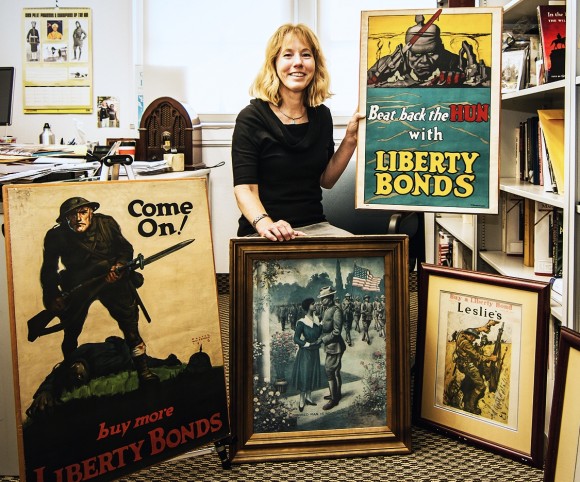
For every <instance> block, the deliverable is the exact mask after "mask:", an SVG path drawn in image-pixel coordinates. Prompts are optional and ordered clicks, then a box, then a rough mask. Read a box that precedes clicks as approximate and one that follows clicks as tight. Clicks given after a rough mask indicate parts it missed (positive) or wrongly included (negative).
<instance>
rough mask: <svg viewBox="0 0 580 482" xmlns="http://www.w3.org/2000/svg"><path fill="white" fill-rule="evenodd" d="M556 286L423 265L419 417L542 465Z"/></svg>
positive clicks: (416, 409) (422, 421) (417, 387)
mask: <svg viewBox="0 0 580 482" xmlns="http://www.w3.org/2000/svg"><path fill="white" fill-rule="evenodd" d="M549 313H550V284H549V283H548V282H545V281H539V280H526V279H521V278H515V277H509V276H503V275H499V274H492V273H484V272H481V271H472V270H463V269H457V268H449V267H444V266H437V265H433V264H428V263H422V264H421V269H420V281H419V316H418V322H417V362H416V366H417V367H418V370H417V375H416V378H415V381H416V383H415V391H414V394H415V395H414V397H416V398H415V400H416V403H415V405H414V412H415V420H417V423H420V424H425V425H429V426H434V427H437V429H438V430H442V431H444V432H446V433H448V434H450V435H452V436H456V437H458V438H460V439H462V440H468V441H470V442H472V443H474V444H479V445H482V446H484V447H486V448H487V449H492V450H494V451H496V452H498V453H501V454H503V455H505V456H507V457H512V458H515V459H517V460H520V461H526V462H528V463H530V464H532V465H533V466H534V467H542V464H543V457H544V421H545V401H546V398H545V397H546V373H547V365H548V361H547V360H548V358H547V355H548V341H549V335H548V319H549V318H548V317H549Z"/></svg>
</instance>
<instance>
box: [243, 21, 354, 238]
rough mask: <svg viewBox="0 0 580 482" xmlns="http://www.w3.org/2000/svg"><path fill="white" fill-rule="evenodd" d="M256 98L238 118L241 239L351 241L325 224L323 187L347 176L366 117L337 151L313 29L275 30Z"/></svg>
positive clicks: (321, 59) (327, 81)
mask: <svg viewBox="0 0 580 482" xmlns="http://www.w3.org/2000/svg"><path fill="white" fill-rule="evenodd" d="M250 93H251V94H252V95H253V96H255V97H256V98H255V99H253V100H252V101H251V103H250V105H249V106H247V107H246V108H245V109H243V110H242V112H241V113H240V115H239V116H238V118H237V121H236V127H235V129H234V135H233V139H232V166H233V173H234V193H235V196H236V201H237V203H238V207H239V208H240V210H241V212H242V216H241V218H240V220H239V228H238V235H239V236H248V235H255V234H256V233H257V234H258V235H260V236H262V237H264V238H266V239H269V240H270V241H288V240H291V239H294V238H296V237H297V236H304V235H309V234H316V235H334V236H347V235H349V234H350V233H348V232H347V231H344V230H342V229H339V228H336V227H334V226H331V225H330V224H329V223H328V222H327V221H326V217H325V215H324V211H323V208H322V188H326V189H330V188H331V187H332V186H334V184H335V183H336V181H338V179H339V178H340V176H341V175H342V173H343V171H344V170H345V169H346V166H347V164H348V162H349V160H350V158H351V157H352V154H353V152H354V149H355V147H356V134H357V127H358V121H359V120H360V119H361V118H363V116H362V115H360V114H358V113H356V114H354V115H353V117H352V118H351V120H350V122H349V124H348V126H347V129H346V134H345V137H344V140H343V141H342V143H341V145H340V147H339V148H338V149H337V150H336V152H335V149H334V139H333V125H332V116H331V115H330V111H329V109H328V108H327V107H326V106H325V105H323V104H322V103H323V102H324V101H325V100H326V99H328V98H329V97H330V95H331V94H330V78H329V74H328V70H327V68H326V61H325V58H324V55H323V53H322V50H321V48H320V44H319V42H318V39H317V38H316V35H314V33H313V32H312V30H310V29H309V28H308V27H307V26H306V25H303V24H298V25H293V24H285V25H282V26H281V27H280V28H278V30H276V32H275V33H274V35H272V37H271V38H270V40H269V42H268V46H267V48H266V58H265V60H264V63H263V65H262V68H261V69H260V71H259V73H258V75H257V77H256V79H255V80H254V83H253V84H252V86H251V88H250Z"/></svg>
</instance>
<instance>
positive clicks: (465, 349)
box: [452, 320, 501, 415]
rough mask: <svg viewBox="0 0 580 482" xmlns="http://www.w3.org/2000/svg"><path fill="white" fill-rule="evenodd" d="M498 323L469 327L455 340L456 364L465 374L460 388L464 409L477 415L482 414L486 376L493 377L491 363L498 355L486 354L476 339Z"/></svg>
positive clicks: (492, 321)
mask: <svg viewBox="0 0 580 482" xmlns="http://www.w3.org/2000/svg"><path fill="white" fill-rule="evenodd" d="M497 323H498V322H497V321H494V320H490V321H489V322H488V323H487V324H485V325H484V326H481V327H478V328H467V329H466V330H463V331H461V332H459V333H458V334H457V339H456V342H455V347H456V348H455V365H456V367H457V369H458V370H459V371H460V372H461V373H463V374H464V375H465V377H464V378H463V380H462V381H461V383H460V390H461V392H462V394H463V410H465V411H466V412H470V413H474V414H476V415H480V414H481V409H480V408H479V407H478V404H479V400H480V399H481V398H482V397H483V396H484V395H485V389H486V384H485V381H484V378H485V379H487V380H489V379H490V378H491V373H490V371H491V369H490V364H491V363H492V362H496V361H497V360H498V355H497V354H496V353H492V354H491V355H486V354H485V353H484V352H483V350H482V347H481V346H479V345H476V343H475V341H476V340H477V339H478V338H479V337H480V335H481V333H489V331H490V329H491V327H492V326H494V325H496V324H497ZM500 343H501V335H500ZM452 382H453V381H452Z"/></svg>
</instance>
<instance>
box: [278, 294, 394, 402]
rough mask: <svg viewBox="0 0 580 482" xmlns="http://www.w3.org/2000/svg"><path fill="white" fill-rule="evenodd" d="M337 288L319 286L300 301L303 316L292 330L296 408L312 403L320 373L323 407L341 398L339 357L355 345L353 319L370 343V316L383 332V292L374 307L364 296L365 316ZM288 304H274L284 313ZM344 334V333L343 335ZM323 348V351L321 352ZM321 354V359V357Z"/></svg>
mask: <svg viewBox="0 0 580 482" xmlns="http://www.w3.org/2000/svg"><path fill="white" fill-rule="evenodd" d="M335 295H336V291H335V289H334V288H333V287H332V286H325V287H323V288H321V289H320V292H319V294H318V296H317V298H316V299H315V298H306V299H305V300H303V301H302V303H301V308H302V311H303V312H304V313H305V314H304V316H302V317H299V319H298V321H297V322H296V328H295V331H294V343H295V344H296V345H297V346H298V351H297V354H296V360H295V362H294V367H293V375H292V386H293V387H294V388H295V389H296V390H297V391H298V392H299V402H298V409H299V411H300V412H302V411H304V408H305V406H307V405H312V406H315V405H317V403H316V402H315V401H314V400H313V399H312V392H313V391H314V390H316V389H319V388H321V386H322V385H321V373H322V377H324V378H325V380H326V383H327V385H328V394H327V395H325V396H324V400H325V401H326V403H325V404H324V405H323V407H322V409H323V410H331V409H333V408H334V407H336V406H337V405H338V404H339V402H340V400H341V399H342V396H343V393H342V386H343V379H342V378H343V377H342V359H343V355H344V353H345V352H346V351H347V347H348V346H350V347H353V346H354V340H353V339H352V333H351V329H352V325H353V322H355V320H356V323H358V324H360V323H362V325H363V326H365V324H366V331H365V330H364V329H363V330H362V336H363V338H362V341H364V342H365V345H367V344H370V337H369V335H368V330H369V328H370V327H371V322H372V320H375V323H376V326H373V328H376V329H377V331H378V333H379V335H381V333H382V335H381V336H384V316H385V309H384V301H383V300H384V296H382V297H377V300H376V301H377V307H376V308H375V309H374V310H373V307H372V304H371V303H370V302H368V299H370V296H365V298H366V299H367V302H368V305H369V315H368V319H367V318H365V317H363V315H362V314H361V313H362V309H361V306H362V305H363V303H361V302H360V300H359V302H358V307H359V308H358V311H357V309H356V299H355V300H352V295H351V294H350V293H346V294H345V296H344V299H343V300H342V301H341V300H340V299H339V298H337V297H335ZM288 306H289V305H279V306H278V307H277V308H276V310H275V311H276V314H277V316H284V314H286V312H287V307H288ZM343 334H344V337H343ZM321 350H322V353H321ZM321 354H322V357H323V360H322V361H321V359H320V358H321Z"/></svg>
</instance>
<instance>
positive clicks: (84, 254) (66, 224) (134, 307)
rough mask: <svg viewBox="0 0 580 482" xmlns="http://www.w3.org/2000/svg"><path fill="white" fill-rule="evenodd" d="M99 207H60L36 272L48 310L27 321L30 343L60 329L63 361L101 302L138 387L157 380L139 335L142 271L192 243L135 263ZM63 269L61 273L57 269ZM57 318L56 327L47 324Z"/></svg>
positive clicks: (82, 203) (82, 202)
mask: <svg viewBox="0 0 580 482" xmlns="http://www.w3.org/2000/svg"><path fill="white" fill-rule="evenodd" d="M99 207H100V205H99V203H98V202H94V201H89V200H87V199H85V198H83V197H78V196H77V197H71V198H69V199H67V200H66V201H64V202H63V203H62V204H61V206H60V212H59V215H58V218H57V219H56V222H57V224H56V225H55V226H54V227H52V228H51V229H49V230H48V232H47V233H46V235H45V238H44V251H43V261H42V267H41V270H40V282H41V286H42V299H43V304H44V306H45V308H46V310H44V311H42V312H40V313H39V314H38V315H36V316H35V317H33V318H31V319H30V320H29V321H28V340H29V341H31V342H32V341H34V340H36V339H37V338H38V337H39V336H43V335H46V334H48V333H53V332H56V331H60V330H62V331H63V333H64V336H63V341H62V345H61V349H62V353H63V356H64V358H65V359H66V358H67V357H69V356H70V355H71V353H73V352H74V351H75V350H76V349H77V347H78V338H79V336H80V334H81V332H82V330H83V326H84V324H85V321H86V319H87V315H88V311H89V308H90V306H91V305H92V304H93V302H95V301H97V300H98V301H99V302H100V303H101V304H102V305H103V306H104V307H105V308H106V309H107V310H108V312H109V313H110V315H111V317H112V318H113V319H114V320H115V321H116V322H117V324H118V326H119V328H120V330H121V331H122V333H123V338H124V340H125V343H126V344H127V346H128V348H129V350H130V353H131V358H132V362H133V365H134V367H135V370H136V371H137V374H138V376H139V381H140V383H151V382H158V381H159V377H158V376H157V375H156V374H155V373H153V372H152V371H151V370H150V368H149V367H148V365H147V357H146V347H145V342H144V341H143V339H142V338H141V335H140V334H139V308H141V311H142V312H143V314H144V316H145V317H146V318H147V319H148V321H150V319H149V315H148V313H147V311H146V310H145V307H144V305H143V303H142V301H141V299H140V297H139V294H138V292H137V288H139V287H140V286H142V284H143V281H144V279H143V275H141V274H140V273H138V272H136V271H135V268H137V267H139V268H143V266H144V265H145V264H147V263H149V262H152V261H155V260H156V259H159V258H160V257H162V256H165V255H166V254H169V252H172V251H175V250H177V249H180V248H181V247H183V246H185V245H186V244H189V243H190V242H192V241H193V240H188V241H184V242H181V243H179V244H178V245H176V246H173V247H171V248H167V249H166V250H163V251H162V252H160V253H157V254H156V255H153V256H150V257H148V258H147V259H144V258H143V256H142V255H139V256H138V257H137V258H135V259H133V246H132V245H131V243H129V241H127V239H126V238H125V237H124V236H123V234H122V233H121V227H120V226H119V224H118V223H117V222H116V221H115V219H114V218H113V217H112V216H109V215H106V214H101V213H96V212H95V211H97V210H98V209H99ZM61 266H63V267H64V269H60V267H61ZM54 317H57V318H59V319H60V323H58V324H56V325H52V326H48V324H49V323H50V321H51V320H52V319H53V318H54Z"/></svg>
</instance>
